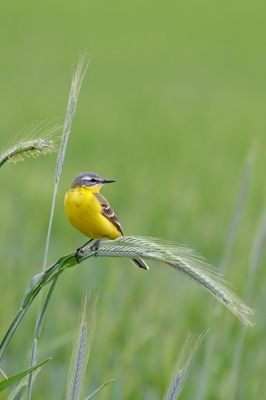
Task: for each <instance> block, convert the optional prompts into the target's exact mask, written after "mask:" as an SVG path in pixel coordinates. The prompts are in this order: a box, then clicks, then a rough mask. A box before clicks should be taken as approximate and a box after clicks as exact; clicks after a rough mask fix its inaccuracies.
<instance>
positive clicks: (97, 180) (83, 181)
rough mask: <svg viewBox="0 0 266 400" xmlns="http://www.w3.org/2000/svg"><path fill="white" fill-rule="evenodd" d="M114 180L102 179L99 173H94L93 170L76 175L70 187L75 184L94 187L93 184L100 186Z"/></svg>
mask: <svg viewBox="0 0 266 400" xmlns="http://www.w3.org/2000/svg"><path fill="white" fill-rule="evenodd" d="M112 182H115V181H113V180H111V179H104V178H102V177H101V176H100V175H97V174H95V173H94V172H83V173H82V174H79V175H78V176H76V178H75V179H74V180H73V182H72V185H71V188H74V187H76V186H87V187H90V188H92V187H95V186H99V185H100V186H102V185H104V184H105V183H112Z"/></svg>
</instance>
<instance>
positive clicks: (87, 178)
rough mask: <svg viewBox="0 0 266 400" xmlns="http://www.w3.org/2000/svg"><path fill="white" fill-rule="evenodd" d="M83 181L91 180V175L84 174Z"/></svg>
mask: <svg viewBox="0 0 266 400" xmlns="http://www.w3.org/2000/svg"><path fill="white" fill-rule="evenodd" d="M81 180H82V181H91V178H90V177H89V176H84V177H83V178H81Z"/></svg>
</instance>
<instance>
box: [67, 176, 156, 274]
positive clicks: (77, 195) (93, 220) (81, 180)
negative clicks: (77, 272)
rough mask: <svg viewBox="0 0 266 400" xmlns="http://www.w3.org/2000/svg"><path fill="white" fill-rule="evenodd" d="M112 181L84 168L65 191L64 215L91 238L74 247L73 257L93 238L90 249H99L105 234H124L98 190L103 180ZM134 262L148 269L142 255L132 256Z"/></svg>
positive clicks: (115, 236) (110, 237) (112, 236)
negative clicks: (75, 248)
mask: <svg viewBox="0 0 266 400" xmlns="http://www.w3.org/2000/svg"><path fill="white" fill-rule="evenodd" d="M111 182H115V181H113V180H110V179H104V178H102V177H101V176H100V175H97V174H95V173H94V172H83V173H82V174H79V175H78V176H76V178H75V179H74V180H73V182H72V185H71V188H70V189H69V191H68V192H67V193H66V195H65V201H64V205H65V211H66V216H67V219H68V220H69V222H70V223H71V225H73V226H74V228H76V229H77V230H78V231H80V232H81V233H83V234H84V235H86V236H88V237H89V238H90V240H89V241H88V242H86V243H85V244H84V245H83V246H81V247H79V248H77V250H76V252H75V257H76V259H77V261H78V253H79V252H82V250H83V248H84V247H85V246H86V245H87V244H89V243H90V242H91V241H92V240H94V239H96V241H95V242H94V244H93V245H92V247H91V249H92V250H98V247H99V243H100V241H101V240H102V239H104V238H109V239H111V240H114V239H117V238H119V237H121V236H123V232H122V228H121V225H120V223H119V221H118V219H117V217H116V215H115V213H114V212H113V210H112V209H111V207H110V205H109V203H108V201H107V200H106V199H105V198H104V197H103V196H102V195H101V194H100V193H99V191H100V189H101V187H102V186H103V185H104V184H106V183H111ZM131 261H132V262H133V264H135V265H136V266H137V267H139V268H143V269H149V267H148V265H147V264H146V263H145V262H144V261H143V260H142V259H140V258H139V259H135V258H134V259H132V260H131Z"/></svg>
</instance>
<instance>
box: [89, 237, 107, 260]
mask: <svg viewBox="0 0 266 400" xmlns="http://www.w3.org/2000/svg"><path fill="white" fill-rule="evenodd" d="M106 238H107V236H104V237H102V238H101V239H98V240H96V242H94V243H93V245H91V251H98V249H99V245H100V243H101V241H102V240H103V239H106ZM95 257H97V254H96V253H95Z"/></svg>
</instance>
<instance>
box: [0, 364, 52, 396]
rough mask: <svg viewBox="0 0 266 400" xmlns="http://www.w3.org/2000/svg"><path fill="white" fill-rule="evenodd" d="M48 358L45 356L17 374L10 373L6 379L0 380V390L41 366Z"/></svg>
mask: <svg viewBox="0 0 266 400" xmlns="http://www.w3.org/2000/svg"><path fill="white" fill-rule="evenodd" d="M50 360H51V358H47V359H46V360H44V361H42V362H41V363H39V364H37V365H34V366H33V367H32V368H28V369H25V370H24V371H22V372H19V373H18V374H15V375H12V376H10V377H9V378H8V379H5V380H3V381H1V382H0V392H1V391H2V390H4V389H6V388H7V387H8V386H11V385H13V384H14V383H15V382H17V381H18V380H20V379H22V378H23V377H24V376H26V375H28V374H29V373H30V372H32V371H34V370H35V369H37V368H39V367H41V366H42V365H43V364H45V363H47V361H50Z"/></svg>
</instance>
